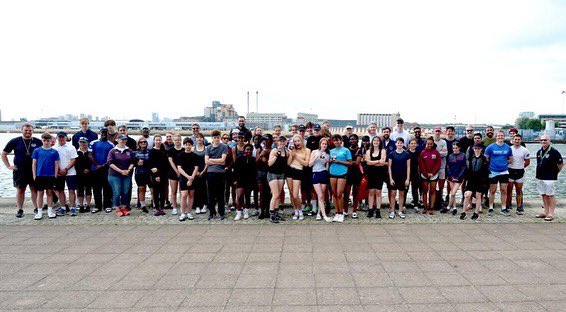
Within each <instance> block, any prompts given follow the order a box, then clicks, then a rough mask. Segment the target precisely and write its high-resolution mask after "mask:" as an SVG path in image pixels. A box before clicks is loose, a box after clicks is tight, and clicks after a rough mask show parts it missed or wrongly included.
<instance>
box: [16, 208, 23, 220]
mask: <svg viewBox="0 0 566 312" xmlns="http://www.w3.org/2000/svg"><path fill="white" fill-rule="evenodd" d="M23 217H24V210H23V209H18V212H16V218H23Z"/></svg>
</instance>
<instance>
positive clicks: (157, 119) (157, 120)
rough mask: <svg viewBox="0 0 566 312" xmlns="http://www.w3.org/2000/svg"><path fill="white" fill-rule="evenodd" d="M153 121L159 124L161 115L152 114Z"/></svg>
mask: <svg viewBox="0 0 566 312" xmlns="http://www.w3.org/2000/svg"><path fill="white" fill-rule="evenodd" d="M151 121H152V122H159V113H151Z"/></svg>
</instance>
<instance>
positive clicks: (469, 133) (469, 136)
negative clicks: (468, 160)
mask: <svg viewBox="0 0 566 312" xmlns="http://www.w3.org/2000/svg"><path fill="white" fill-rule="evenodd" d="M458 141H459V142H460V150H461V151H462V152H464V153H465V152H467V151H468V147H470V146H473V145H474V127H472V125H467V126H466V135H464V136H463V137H461V138H460V140H458ZM473 154H474V152H473V151H472V155H473Z"/></svg>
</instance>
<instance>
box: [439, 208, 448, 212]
mask: <svg viewBox="0 0 566 312" xmlns="http://www.w3.org/2000/svg"><path fill="white" fill-rule="evenodd" d="M448 211H449V210H448V209H447V208H442V209H440V213H447V212H448Z"/></svg>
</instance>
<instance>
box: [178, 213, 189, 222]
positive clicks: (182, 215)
mask: <svg viewBox="0 0 566 312" xmlns="http://www.w3.org/2000/svg"><path fill="white" fill-rule="evenodd" d="M185 220H187V215H186V214H184V213H182V214H181V215H180V216H179V221H181V222H183V221H185Z"/></svg>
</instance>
